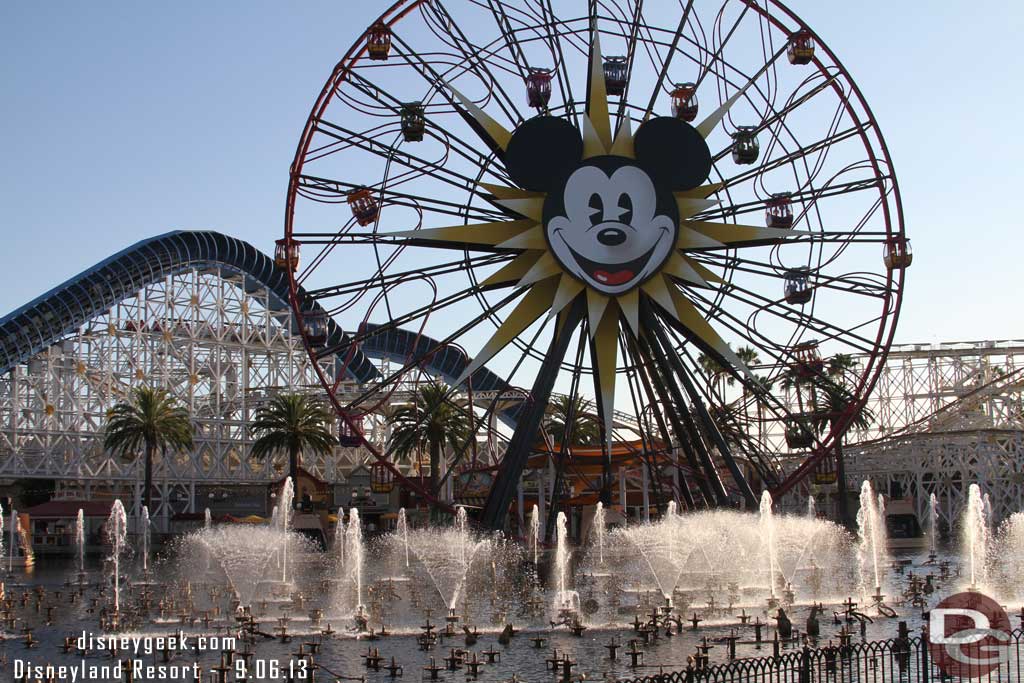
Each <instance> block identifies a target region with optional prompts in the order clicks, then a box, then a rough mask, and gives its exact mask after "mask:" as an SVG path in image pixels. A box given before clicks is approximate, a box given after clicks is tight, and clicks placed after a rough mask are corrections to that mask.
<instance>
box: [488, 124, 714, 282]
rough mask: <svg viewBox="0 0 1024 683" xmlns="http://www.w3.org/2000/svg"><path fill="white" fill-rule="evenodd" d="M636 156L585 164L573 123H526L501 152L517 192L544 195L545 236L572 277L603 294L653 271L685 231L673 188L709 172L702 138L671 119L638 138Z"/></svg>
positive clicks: (648, 127) (688, 184) (645, 130)
mask: <svg viewBox="0 0 1024 683" xmlns="http://www.w3.org/2000/svg"><path fill="white" fill-rule="evenodd" d="M633 149H634V154H635V157H636V159H635V160H634V159H629V158H626V157H621V156H610V155H609V156H598V157H593V158H590V159H587V160H585V161H584V160H582V156H583V141H582V139H581V138H580V134H579V131H577V130H576V128H575V127H574V126H573V125H572V124H570V123H569V122H568V121H566V120H564V119H560V118H555V117H550V116H541V117H537V118H534V119H530V120H529V121H526V122H525V123H523V124H522V125H521V126H519V128H518V129H516V132H515V133H514V134H513V136H512V139H511V140H510V141H509V144H508V147H507V148H506V150H505V167H506V169H507V170H508V172H509V175H510V176H511V177H512V179H513V180H515V181H516V183H518V184H519V185H520V187H522V188H524V189H527V190H533V191H539V192H546V193H547V198H546V199H545V202H544V212H543V220H544V232H545V236H546V238H547V242H548V246H549V248H550V250H551V253H552V254H553V255H554V256H555V258H556V259H557V260H558V262H559V264H560V265H561V266H562V268H563V269H565V271H566V272H567V273H570V274H571V275H573V276H574V277H576V278H578V279H579V280H580V281H582V282H583V283H584V284H586V285H588V286H590V287H592V288H593V289H595V290H597V291H598V292H601V293H602V294H608V295H617V294H622V293H624V292H626V291H629V290H630V289H633V288H634V287H637V286H638V285H640V284H642V283H643V282H644V281H645V280H647V279H648V278H649V277H651V276H652V275H654V274H655V273H657V272H658V271H659V270H660V269H661V267H662V266H663V265H664V264H665V261H666V260H668V258H669V256H670V255H671V253H672V249H673V247H674V245H675V243H676V237H677V235H678V232H679V210H678V207H677V205H676V201H675V197H674V195H673V192H675V191H678V190H686V189H692V188H694V187H697V186H699V185H700V184H701V183H703V182H704V181H705V180H706V179H707V177H708V174H709V173H710V169H711V153H710V151H709V150H708V148H707V144H706V143H705V142H704V138H703V137H702V136H701V135H700V134H699V133H698V132H697V131H696V130H695V129H694V128H693V127H691V126H690V125H689V124H687V123H685V122H683V121H680V120H678V119H675V118H656V119H651V120H649V121H647V122H646V123H644V124H643V125H642V126H640V128H639V129H638V130H637V132H636V135H635V137H634V139H633Z"/></svg>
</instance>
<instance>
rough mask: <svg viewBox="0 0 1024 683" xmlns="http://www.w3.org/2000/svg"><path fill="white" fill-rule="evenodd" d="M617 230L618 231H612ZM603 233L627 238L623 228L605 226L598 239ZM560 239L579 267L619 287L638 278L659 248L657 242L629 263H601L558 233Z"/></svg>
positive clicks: (601, 280) (606, 282) (593, 276)
mask: <svg viewBox="0 0 1024 683" xmlns="http://www.w3.org/2000/svg"><path fill="white" fill-rule="evenodd" d="M612 231H616V232H612ZM602 234H604V235H616V237H615V238H613V239H618V234H621V235H622V239H623V240H625V231H623V230H622V229H621V228H614V227H613V228H604V229H603V230H602V231H601V232H599V233H598V240H600V239H601V236H602ZM558 237H559V239H561V240H562V242H563V243H564V244H565V247H566V248H567V249H568V250H569V253H571V254H572V257H573V259H575V261H576V263H577V264H578V265H579V267H580V268H581V269H582V270H583V272H585V273H586V274H588V275H589V276H590V277H592V278H593V279H594V280H596V281H598V282H600V283H601V284H604V285H607V286H610V287H617V286H619V285H625V284H628V283H630V282H631V281H633V280H634V279H636V277H637V275H638V274H639V273H641V272H643V271H644V266H646V265H647V264H648V262H650V260H651V256H653V255H654V250H655V249H656V248H657V246H658V245H657V244H655V245H654V246H653V247H651V248H650V250H648V251H647V253H645V254H643V255H641V256H639V257H637V258H635V259H633V260H632V261H629V262H628V263H599V262H597V261H591V260H590V259H588V258H587V257H586V256H584V255H583V254H580V253H579V252H578V251H576V250H575V249H573V248H572V245H570V244H569V243H568V242H567V241H565V238H564V237H562V236H561V235H560V234H558Z"/></svg>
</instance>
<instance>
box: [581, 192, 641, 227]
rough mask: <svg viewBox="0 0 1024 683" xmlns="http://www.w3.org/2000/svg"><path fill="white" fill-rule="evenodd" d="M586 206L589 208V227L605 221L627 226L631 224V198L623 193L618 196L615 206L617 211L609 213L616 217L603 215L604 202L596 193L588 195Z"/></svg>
mask: <svg viewBox="0 0 1024 683" xmlns="http://www.w3.org/2000/svg"><path fill="white" fill-rule="evenodd" d="M587 206H588V207H589V208H590V227H594V226H596V225H598V224H600V223H603V222H605V221H618V222H620V223H626V224H627V225H628V224H630V223H632V222H633V198H632V197H630V196H629V195H628V194H627V193H625V192H623V193H622V194H620V195H619V201H618V203H617V204H616V207H617V208H618V211H612V212H611V213H612V214H618V215H605V209H604V200H603V199H601V195H599V194H598V193H596V192H594V193H593V194H591V195H590V201H589V202H588V203H587Z"/></svg>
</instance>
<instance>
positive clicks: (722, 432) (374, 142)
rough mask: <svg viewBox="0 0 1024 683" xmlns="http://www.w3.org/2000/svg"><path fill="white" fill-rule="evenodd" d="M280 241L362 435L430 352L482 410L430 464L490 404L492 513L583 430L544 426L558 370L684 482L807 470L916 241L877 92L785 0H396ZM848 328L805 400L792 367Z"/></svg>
mask: <svg viewBox="0 0 1024 683" xmlns="http://www.w3.org/2000/svg"><path fill="white" fill-rule="evenodd" d="M556 5H557V10H558V11H557V13H556ZM300 248H302V252H303V253H302V257H303V258H302V260H301V262H300V260H299V258H298V252H299V249H300ZM278 260H279V263H284V264H286V265H287V266H288V269H289V272H290V273H291V283H292V293H293V295H292V305H293V308H294V313H295V316H296V317H297V319H298V320H299V322H300V325H301V329H302V332H303V335H304V338H305V341H306V344H307V347H308V349H309V353H310V354H311V356H312V357H313V358H314V359H317V360H319V361H323V359H326V358H336V359H338V360H337V361H336V362H335V363H334V364H329V365H325V364H324V363H323V362H321V363H320V364H319V365H318V367H319V368H320V373H321V380H322V382H323V384H324V387H325V388H326V390H327V392H328V394H329V396H330V398H331V400H332V402H333V404H334V406H335V408H336V409H337V410H338V412H339V415H340V417H341V419H342V421H343V424H344V425H345V426H346V428H348V429H349V430H351V433H353V434H356V435H357V438H358V433H359V430H358V429H357V427H358V424H357V423H358V421H359V420H360V419H362V418H364V417H367V416H370V415H373V414H374V413H375V411H376V412H379V411H380V410H381V406H382V404H383V403H382V402H383V401H384V399H385V398H386V397H392V396H397V395H400V394H401V393H402V392H405V391H408V390H409V387H410V386H415V385H416V383H418V382H420V381H427V380H426V379H424V378H425V377H427V378H436V377H441V378H442V380H443V383H442V384H440V385H439V386H440V387H442V388H443V391H444V392H445V394H446V397H447V398H449V399H450V401H447V402H445V403H444V405H446V406H447V408H446V409H447V410H450V409H451V407H452V406H455V407H456V408H457V409H458V410H461V411H463V412H464V413H465V416H466V417H468V419H469V424H470V426H471V429H470V430H469V432H468V433H465V434H464V435H463V437H464V441H465V443H464V445H463V447H462V448H461V449H460V448H459V447H458V446H457V445H454V444H449V446H448V448H449V451H451V452H450V453H449V457H448V458H446V465H445V467H447V469H448V470H449V472H441V473H435V476H437V475H441V477H442V478H443V477H444V476H447V475H448V474H450V471H453V470H454V469H455V468H459V467H462V468H464V467H466V466H467V463H468V462H469V458H470V456H468V455H467V453H469V452H470V451H473V453H474V454H475V449H476V446H477V444H478V443H479V442H480V441H481V436H480V435H481V434H488V435H489V437H490V438H491V439H492V440H493V439H494V437H495V434H496V433H500V439H501V441H502V443H503V444H504V447H503V449H502V453H501V456H500V460H499V461H498V462H494V463H489V464H490V465H492V466H493V467H492V468H491V469H492V471H493V472H494V479H493V485H492V486H491V488H490V493H489V496H488V497H487V501H486V505H485V506H484V510H483V512H482V514H481V519H482V521H483V522H484V523H485V524H490V525H493V526H497V525H499V524H500V520H501V519H502V518H503V516H504V515H505V513H506V511H507V509H508V506H509V503H510V501H511V500H512V497H513V495H514V491H515V488H516V486H517V484H518V482H519V478H520V476H521V475H522V473H523V470H524V468H525V467H527V463H528V461H529V458H530V457H531V454H534V453H536V452H537V450H538V448H542V449H543V448H547V450H548V451H549V452H551V453H552V454H554V455H558V453H560V452H562V451H564V449H565V447H566V444H560V443H558V442H557V440H553V439H547V440H544V439H543V438H540V437H539V436H538V435H539V434H542V433H543V425H544V422H545V411H547V410H549V405H550V404H551V403H552V402H553V396H556V395H558V396H561V397H568V398H569V400H568V401H567V402H566V404H567V405H570V406H573V407H572V408H571V409H570V412H573V411H579V412H581V413H583V412H585V413H587V415H589V416H590V417H591V418H592V420H593V421H594V423H595V424H597V425H598V426H599V429H600V439H599V442H598V444H597V445H596V447H597V448H600V449H603V452H604V458H603V460H604V462H605V463H609V462H610V461H611V456H612V452H613V451H615V450H616V449H617V448H619V446H620V445H621V444H633V447H634V448H637V449H639V450H640V451H642V452H643V453H645V454H647V455H648V456H649V457H650V462H658V463H671V464H672V466H674V467H675V468H676V471H677V474H676V475H675V479H674V481H675V482H677V491H676V495H677V496H678V497H679V498H680V500H681V502H683V503H685V504H687V505H690V506H695V507H700V506H702V505H731V504H735V503H736V502H737V501H744V502H745V503H746V504H748V505H751V506H752V505H753V504H754V495H753V489H754V488H756V487H757V486H763V487H766V488H768V489H770V490H774V491H784V490H786V489H788V488H790V487H791V486H793V485H794V484H795V483H797V482H799V481H800V480H802V479H804V478H806V477H807V476H808V475H809V474H811V473H812V472H814V471H815V469H816V468H821V467H822V466H823V463H827V460H828V458H829V457H830V456H829V452H830V450H829V446H830V444H832V443H833V442H834V440H835V439H836V438H837V437H838V436H839V435H841V433H842V432H843V430H845V429H846V427H847V424H848V423H849V421H850V420H851V419H853V414H854V412H855V411H856V408H857V406H858V404H859V403H860V402H862V401H863V399H864V397H865V396H866V394H867V392H869V391H870V389H871V387H872V385H873V383H874V381H875V379H876V377H877V375H878V372H879V370H880V368H881V365H882V363H881V361H882V360H883V359H884V357H885V354H886V352H887V349H888V347H889V345H890V343H891V341H892V337H893V332H894V327H895V324H896V320H897V317H898V313H899V307H900V301H901V292H902V285H903V277H904V270H905V268H906V266H908V265H909V264H910V260H911V253H910V246H909V240H907V239H906V236H905V234H904V228H903V217H902V210H901V206H900V200H899V191H898V186H897V181H896V176H895V173H894V171H893V168H892V164H891V162H890V159H889V156H888V152H887V150H886V146H885V142H884V140H883V138H882V136H881V133H880V131H879V129H878V126H877V124H876V122H875V120H874V118H873V116H872V115H871V112H870V109H869V108H868V106H867V103H866V102H865V101H864V98H863V97H862V95H861V93H860V91H859V90H858V89H857V87H856V85H855V84H854V82H853V80H852V79H851V78H850V76H849V75H848V74H847V72H846V71H845V70H844V68H843V67H842V65H841V64H840V63H839V61H838V60H837V59H836V58H835V56H834V55H833V54H832V53H831V52H830V51H829V50H828V48H826V47H825V46H824V44H823V43H822V42H821V40H820V39H819V38H818V36H816V35H815V34H814V32H813V31H812V30H811V28H810V27H808V26H807V25H805V24H804V23H803V22H802V21H801V20H800V19H799V18H798V17H797V16H795V15H794V14H793V13H792V12H790V11H789V10H788V9H786V8H785V7H783V6H782V5H781V4H780V3H778V2H774V1H772V0H762V1H759V2H756V1H754V0H725V1H721V0H718V1H715V2H705V1H704V0H677V1H676V0H673V1H669V0H653V1H652V0H645V1H641V0H602V1H597V0H591V1H590V2H589V3H584V2H573V3H553V2H552V0H464V1H462V2H458V3H451V2H448V3H445V2H440V1H439V0H402V1H399V2H396V3H395V4H394V5H393V6H392V7H391V8H390V9H389V10H388V11H387V12H385V13H384V14H383V15H382V16H381V17H380V18H379V19H378V20H377V21H376V22H374V23H373V24H372V25H371V26H369V27H368V28H366V29H365V31H364V32H363V33H362V34H361V35H359V36H357V38H356V40H355V43H354V45H353V46H352V48H351V49H350V50H349V51H348V53H347V54H346V55H345V56H344V58H343V59H342V60H341V62H340V63H339V64H338V65H337V66H336V67H335V69H334V70H333V72H332V73H331V76H330V78H329V79H328V81H327V83H326V85H325V86H324V88H323V90H322V92H321V93H320V96H319V97H318V99H317V100H316V102H315V104H314V106H313V110H312V113H311V115H310V117H309V119H308V121H307V123H306V126H305V129H304V131H303V133H302V137H301V139H300V141H299V145H298V150H297V153H296V156H295V160H294V162H293V164H292V167H291V181H290V185H289V190H288V201H287V212H286V225H285V234H284V238H283V239H282V240H280V241H279V243H278ZM300 287H301V290H300ZM300 291H302V292H304V294H303V295H301V296H300V295H299V292H300ZM848 356H856V357H857V358H859V359H860V362H859V363H858V364H857V365H856V367H853V368H847V371H848V375H847V376H846V377H844V380H843V381H844V390H845V391H847V392H848V395H849V400H848V401H846V402H845V404H844V408H843V409H842V411H841V413H842V414H837V415H831V416H829V419H828V420H825V421H824V426H823V427H821V428H815V429H811V428H810V422H811V415H810V408H809V407H808V406H809V405H810V404H811V403H812V402H813V401H814V397H813V396H812V395H811V394H807V395H806V396H805V395H804V393H806V392H807V391H808V390H807V389H802V388H801V387H806V386H808V385H813V381H812V380H813V379H814V377H815V376H817V375H821V374H823V373H825V372H826V371H827V365H828V360H829V358H835V357H848ZM368 357H386V358H388V359H390V364H389V365H388V367H387V368H385V369H380V368H379V367H370V365H371V364H369V363H368V362H367V360H366V359H367V358H368ZM325 368H326V369H325ZM352 377H356V378H357V379H358V380H359V383H360V384H359V386H360V390H358V391H352V390H351V389H350V388H346V389H344V390H342V387H343V384H344V380H346V379H349V378H352ZM794 377H795V381H794ZM723 379H727V380H728V381H729V383H731V384H732V388H731V389H728V390H726V389H724V388H723V387H722V385H723V382H720V381H719V380H723ZM787 381H790V384H791V385H792V386H793V387H795V389H794V391H795V397H796V398H795V400H793V398H792V397H791V395H790V394H789V393H788V390H787V393H786V394H785V395H782V394H780V391H779V387H780V386H782V385H784V384H785V383H786V382H787ZM474 391H475V392H476V394H477V397H476V398H474V396H473V392H474ZM810 391H811V393H813V389H812V390H810ZM801 392H804V393H801ZM513 394H515V395H518V397H519V398H518V400H515V401H513V400H511V399H510V398H509V397H510V396H511V395H513ZM480 396H484V397H486V399H481V398H479V397H480ZM382 397H383V398H382ZM429 410H432V408H427V409H424V410H423V412H424V413H426V412H428V411H429ZM576 417H578V416H576ZM421 419H422V420H423V422H424V424H426V422H428V421H429V419H430V416H429V415H427V414H423V415H422V416H421ZM737 421H739V422H740V423H741V424H740V428H738V429H737V428H735V424H736V423H737ZM568 422H572V420H567V423H568ZM571 431H572V429H571V428H569V429H568V432H569V433H568V434H565V435H564V436H563V438H562V439H561V441H565V442H568V443H570V444H571V442H572V434H571ZM772 433H774V434H776V435H778V434H780V433H781V434H785V436H786V439H785V440H784V441H782V442H778V441H777V440H776V441H775V442H773V441H772V439H771V438H770V437H769V434H772ZM364 441H365V440H364ZM364 445H365V446H366V447H367V448H369V449H370V451H371V452H372V453H373V455H374V457H375V458H376V459H377V460H378V461H379V463H380V466H381V467H383V468H387V469H389V470H390V471H391V474H392V476H395V477H397V478H398V479H399V480H400V483H401V484H403V485H405V486H408V487H410V488H411V489H413V490H416V491H417V492H418V493H419V494H420V495H421V496H422V497H424V498H426V499H430V500H433V499H436V498H437V497H438V491H437V490H428V489H429V488H430V487H429V486H427V485H425V484H424V483H423V480H422V479H415V478H413V477H411V476H409V473H408V471H403V470H402V469H401V468H399V467H397V466H396V463H395V458H394V453H393V452H392V449H390V448H389V446H388V445H387V444H385V445H383V446H382V445H381V444H379V443H378V444H373V443H370V442H369V441H366V442H365V443H364ZM662 456H663V457H662ZM607 467H610V465H606V470H605V471H604V472H603V475H602V477H601V478H600V483H599V484H597V485H598V486H602V487H605V488H607V486H608V485H609V481H608V476H609V473H608V471H607ZM680 473H681V474H680ZM435 481H436V480H435ZM752 484H753V485H752Z"/></svg>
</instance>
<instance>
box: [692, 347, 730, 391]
mask: <svg viewBox="0 0 1024 683" xmlns="http://www.w3.org/2000/svg"><path fill="white" fill-rule="evenodd" d="M697 365H699V366H700V368H701V370H703V371H704V376H705V377H706V378H707V381H708V390H709V391H710V390H711V389H713V388H714V386H715V384H718V382H719V380H722V379H724V382H725V384H727V385H729V386H730V387H731V386H732V385H734V384H736V378H735V377H733V376H732V375H730V374H729V373H728V372H726V370H725V366H723V365H722V364H721V363H719V362H718V361H717V360H715V359H714V358H712V357H711V356H709V355H708V354H706V353H702V354H700V355H699V356H697ZM720 389H722V390H723V391H724V389H725V387H724V386H723V387H720Z"/></svg>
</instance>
